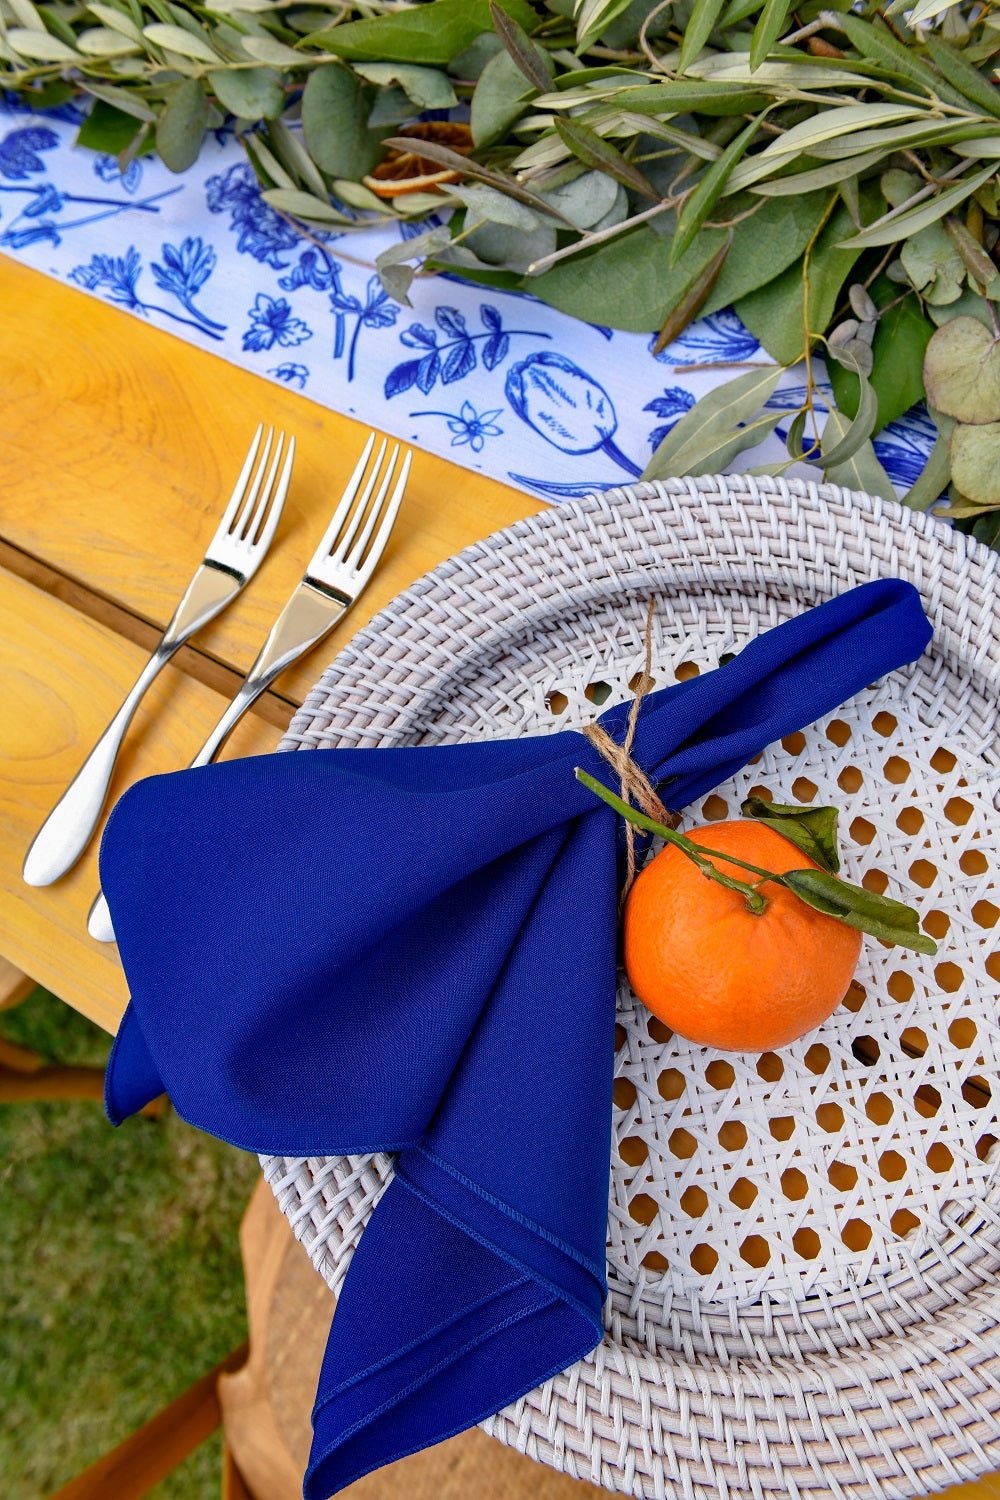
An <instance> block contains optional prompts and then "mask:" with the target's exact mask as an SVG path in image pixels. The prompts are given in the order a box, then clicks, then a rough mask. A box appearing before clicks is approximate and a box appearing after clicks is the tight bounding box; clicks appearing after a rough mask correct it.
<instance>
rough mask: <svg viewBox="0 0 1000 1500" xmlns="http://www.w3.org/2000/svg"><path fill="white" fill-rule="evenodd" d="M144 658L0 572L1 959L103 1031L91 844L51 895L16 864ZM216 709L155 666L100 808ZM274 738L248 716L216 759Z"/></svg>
mask: <svg viewBox="0 0 1000 1500" xmlns="http://www.w3.org/2000/svg"><path fill="white" fill-rule="evenodd" d="M143 660H144V653H143V651H142V649H141V648H140V647H137V646H134V645H132V643H131V642H130V641H125V640H123V639H122V638H121V637H120V636H117V635H115V634H114V633H113V632H112V631H110V630H108V629H107V627H105V626H102V625H98V624H96V623H95V622H93V621H91V620H87V619H84V618H83V617H81V616H80V615H79V614H78V613H77V611H76V610H74V609H72V608H71V607H70V606H69V605H66V604H63V603H61V602H60V601H59V600H58V599H54V598H53V597H52V596H51V595H49V594H45V593H42V592H41V591H40V590H38V589H35V588H32V586H31V585H30V584H27V583H25V582H24V581H23V580H22V579H19V578H13V577H11V576H10V575H9V574H5V573H4V572H3V571H2V570H0V703H2V704H3V712H2V714H0V767H2V780H0V951H2V952H3V954H4V955H5V957H6V958H7V959H8V961H9V962H11V963H13V964H14V965H15V966H16V967H17V968H19V969H21V970H23V971H25V972H26V973H28V974H30V975H31V976H32V977H33V978H34V979H36V980H37V981H38V982H39V983H40V984H44V985H45V986H46V987H47V988H48V989H50V990H52V991H54V993H55V994H57V995H60V996H61V997H62V998H64V999H66V1000H69V1001H70V1003H72V1004H73V1005H74V1006H75V1007H76V1008H77V1009H78V1010H81V1011H83V1012H84V1014H85V1015H88V1016H90V1018H91V1019H92V1020H95V1021H97V1022H98V1024H99V1025H101V1026H103V1027H104V1028H105V1029H106V1030H108V1031H114V1030H116V1029H117V1025H118V1021H119V1019H120V1017H121V1014H122V1011H123V1009H124V1006H125V1000H126V998H127V991H126V985H125V977H124V975H123V973H122V969H121V964H120V963H119V960H118V950H117V948H115V947H114V945H113V944H112V945H107V944H103V943H95V942H94V941H93V939H91V938H90V937H88V935H87V932H86V916H87V911H88V909H89V907H90V903H91V901H92V900H93V897H94V895H95V893H96V891H97V886H98V876H97V850H98V844H99V840H98V839H97V838H95V839H94V840H93V841H92V842H91V845H90V848H89V849H88V850H87V852H86V854H85V855H84V857H83V858H82V859H81V861H80V863H79V864H78V865H77V866H76V867H75V869H73V870H71V871H70V873H69V874H68V875H66V876H65V877H64V878H63V879H62V880H59V881H57V882H56V883H55V884H54V885H51V886H46V887H43V888H40V889H36V888H32V887H31V886H27V885H25V884H24V882H23V881H22V879H21V863H22V861H23V859H24V854H25V851H26V849H27V847H28V845H29V843H30V842H31V840H32V838H33V837H34V834H35V832H36V831H37V829H38V828H39V826H40V825H41V823H42V822H43V821H44V819H45V817H46V815H47V813H48V812H49V810H50V809H51V807H52V806H53V805H54V803H55V802H56V801H57V800H58V798H59V797H60V795H61V794H62V791H63V790H64V788H65V787H66V785H67V784H68V782H69V781H70V780H71V779H72V777H73V776H74V774H75V773H76V770H77V769H78V767H79V765H80V763H81V761H82V760H83V758H84V756H85V755H86V754H87V752H88V751H89V749H90V747H91V745H92V744H93V742H94V740H95V739H96V737H97V735H98V733H99V732H100V730H101V728H102V727H103V725H104V724H106V723H107V721H108V720H109V719H110V717H111V715H112V714H113V713H114V711H115V709H116V707H117V706H118V704H119V703H120V701H121V699H122V697H123V696H124V693H125V691H126V690H127V688H128V686H129V684H130V683H131V682H132V681H133V680H134V678H135V676H136V674H137V673H138V671H139V668H140V667H141V665H142V662H143ZM224 707H225V699H224V698H222V697H220V696H219V694H217V693H214V692H212V690H211V689H210V688H207V687H205V686H204V685H203V684H202V683H200V682H197V681H195V680H194V679H192V678H190V677H187V676H185V674H184V673H182V672H179V671H177V670H176V669H175V668H173V667H167V668H165V669H164V671H163V672H162V673H161V675H160V677H159V678H158V679H157V681H156V682H155V683H154V684H153V687H152V688H151V689H150V691H149V693H148V694H147V695H146V697H145V699H144V700H143V703H142V704H141V705H140V707H139V711H138V713H137V714H136V718H135V720H134V721H133V724H132V728H131V729H130V731H129V734H128V736H127V737H126V741H125V745H124V748H123V750H122V752H121V755H120V756H119V760H118V765H117V767H116V771H115V776H114V779H113V781H112V785H111V792H110V795H109V798H108V804H107V805H108V808H110V807H111V805H112V804H113V802H114V801H115V799H116V798H117V797H118V796H120V795H121V793H122V792H123V791H124V790H125V787H126V786H127V785H129V784H130V783H131V782H132V781H135V780H137V779H138V778H139V777H140V776H148V775H153V774H154V773H156V772H158V771H166V770H176V769H178V768H179V767H181V766H183V765H185V764H187V762H188V761H189V760H190V759H191V757H192V756H193V754H194V753H195V751H196V750H197V749H198V747H199V745H200V744H201V742H202V740H203V739H204V738H205V737H206V735H207V734H208V732H209V730H210V729H211V728H212V726H213V724H214V723H215V721H216V719H217V718H218V716H219V714H220V713H221V712H222V710H223V708H224ZM280 738H281V729H280V728H277V727H276V726H274V725H272V724H269V723H267V722H265V721H264V720H263V719H261V718H260V717H258V716H257V715H255V714H252V713H251V714H249V715H248V716H247V718H246V719H245V720H244V721H243V723H242V724H241V725H239V726H238V728H237V729H236V731H235V733H234V735H233V737H232V740H231V741H230V743H229V745H227V746H226V748H225V750H224V752H223V754H224V755H251V754H263V753H265V752H268V751H270V750H273V749H274V746H275V745H276V744H277V742H278V740H279V739H280Z"/></svg>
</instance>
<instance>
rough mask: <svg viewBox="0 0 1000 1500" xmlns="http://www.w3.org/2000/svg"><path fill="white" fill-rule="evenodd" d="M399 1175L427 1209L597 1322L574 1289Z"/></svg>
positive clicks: (590, 1321)
mask: <svg viewBox="0 0 1000 1500" xmlns="http://www.w3.org/2000/svg"><path fill="white" fill-rule="evenodd" d="M396 1175H397V1177H399V1178H401V1180H402V1182H403V1183H404V1185H405V1186H406V1187H407V1188H408V1190H409V1191H410V1192H411V1193H412V1194H413V1195H414V1197H415V1198H419V1199H420V1200H421V1202H423V1203H426V1204H427V1206H428V1208H431V1209H433V1210H434V1212H435V1213H437V1214H440V1215H441V1217H442V1218H443V1219H446V1220H447V1221H448V1223H449V1224H453V1225H454V1227H455V1228H456V1229H460V1230H461V1231H462V1233H463V1234H467V1235H468V1236H469V1238H470V1239H471V1240H475V1242H476V1244H477V1245H482V1246H483V1248H484V1249H486V1250H491V1251H492V1252H493V1254H494V1255H496V1256H497V1257H498V1258H499V1259H500V1260H504V1261H506V1262H507V1264H508V1265H510V1266H513V1267H514V1268H515V1270H518V1271H520V1272H521V1273H522V1274H523V1275H524V1276H525V1277H526V1278H527V1279H528V1280H529V1281H533V1282H534V1283H535V1284H536V1285H537V1286H543V1287H546V1288H547V1289H548V1290H549V1291H550V1292H551V1293H552V1295H553V1296H554V1297H555V1298H556V1300H557V1301H558V1302H563V1303H565V1305H566V1306H567V1307H571V1308H572V1309H573V1311H574V1312H576V1313H579V1315H580V1316H581V1317H583V1318H586V1320H587V1322H588V1323H594V1324H596V1323H597V1319H596V1318H595V1317H594V1314H593V1312H592V1311H591V1310H590V1308H589V1307H587V1305H586V1304H585V1303H583V1302H580V1301H578V1300H577V1298H576V1297H574V1296H573V1294H572V1293H571V1292H567V1291H565V1290H564V1289H563V1288H562V1287H560V1286H557V1285H556V1283H555V1282H554V1281H550V1280H549V1278H548V1277H547V1276H545V1275H544V1274H543V1273H542V1272H541V1271H538V1270H536V1269H535V1267H534V1266H529V1265H526V1264H525V1263H524V1262H523V1261H520V1260H518V1259H517V1257H516V1256H515V1255H513V1254H512V1253H511V1252H510V1251H509V1250H504V1249H502V1248H501V1246H499V1245H498V1244H496V1243H495V1242H494V1241H493V1240H491V1239H488V1238H487V1236H486V1235H484V1234H482V1233H480V1231H479V1230H477V1229H473V1228H472V1226H471V1225H470V1224H466V1223H465V1222H464V1221H463V1220H462V1219H460V1218H459V1217H458V1216H457V1214H453V1213H452V1212H451V1211H450V1210H449V1209H447V1208H445V1207H444V1206H443V1205H442V1204H440V1203H438V1202H436V1200H435V1199H434V1198H432V1197H431V1196H430V1194H429V1193H425V1192H424V1191H423V1189H422V1188H418V1187H417V1186H416V1185H415V1184H414V1183H413V1182H412V1181H411V1180H410V1178H409V1177H407V1176H406V1174H405V1172H400V1170H399V1168H398V1167H397V1168H396ZM584 1269H585V1270H587V1269H588V1268H587V1267H584ZM591 1274H593V1273H591ZM597 1282H598V1286H599V1288H600V1291H601V1305H602V1306H603V1304H604V1297H605V1295H606V1293H605V1289H604V1283H603V1281H602V1280H601V1279H600V1278H599V1277H598V1278H597Z"/></svg>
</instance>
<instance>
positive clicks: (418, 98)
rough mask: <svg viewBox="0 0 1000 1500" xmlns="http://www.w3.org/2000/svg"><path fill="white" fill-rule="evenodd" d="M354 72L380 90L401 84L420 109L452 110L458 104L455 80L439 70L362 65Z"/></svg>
mask: <svg viewBox="0 0 1000 1500" xmlns="http://www.w3.org/2000/svg"><path fill="white" fill-rule="evenodd" d="M352 72H354V73H357V74H358V75H359V77H361V78H365V79H367V80H368V82H369V83H374V84H375V85H376V86H377V87H379V88H387V87H388V86H389V84H391V83H398V84H399V87H400V88H401V89H402V90H403V92H404V94H405V95H406V97H407V98H408V99H412V100H413V103H414V104H415V105H416V106H417V108H418V109H451V108H453V107H454V105H456V104H457V103H458V96H457V95H456V93H455V90H454V89H453V88H452V86H451V80H450V79H449V77H448V75H447V73H442V72H441V71H440V69H439V68H424V67H420V66H418V65H415V64H412V65H409V66H407V65H406V64H404V63H365V62H358V63H355V64H354V66H353V68H352Z"/></svg>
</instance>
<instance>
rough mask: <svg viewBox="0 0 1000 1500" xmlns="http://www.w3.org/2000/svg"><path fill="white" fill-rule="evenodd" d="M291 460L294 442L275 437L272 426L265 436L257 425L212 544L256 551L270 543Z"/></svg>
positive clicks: (282, 502)
mask: <svg viewBox="0 0 1000 1500" xmlns="http://www.w3.org/2000/svg"><path fill="white" fill-rule="evenodd" d="M272 449H273V456H272ZM258 455H259V456H258ZM294 457H295V439H294V438H288V439H287V440H286V437H285V434H284V432H279V433H277V434H275V431H274V428H273V427H269V428H268V429H267V431H266V433H265V431H264V424H263V423H261V424H260V426H259V427H258V428H257V431H256V432H255V434H254V438H253V442H252V443H251V444H250V449H249V451H248V453H247V456H246V459H245V460H244V463H243V468H242V469H241V470H240V476H239V478H238V479H237V481H236V486H235V488H234V490H233V493H232V495H231V497H230V500H229V504H228V505H227V506H226V509H225V511H224V512H223V516H222V520H221V521H220V522H219V527H218V530H217V531H216V533H215V537H214V538H213V545H218V544H228V545H229V546H232V545H234V544H235V545H241V546H243V547H245V548H252V549H256V548H258V547H263V548H266V547H267V546H268V545H269V544H270V541H271V537H272V536H273V535H274V530H275V527H276V526H277V524H278V520H279V518H280V516H281V509H282V506H283V505H284V502H285V495H286V493H287V491H288V485H289V481H290V479H291V475H292V463H293V460H294ZM269 458H270V459H271V463H270V467H268V459H269ZM282 458H284V465H283V467H282V468H281V475H280V478H279V479H278V482H277V485H276V484H275V477H276V475H277V474H278V468H279V465H281V462H282ZM265 476H266V477H265Z"/></svg>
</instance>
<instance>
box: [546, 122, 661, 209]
mask: <svg viewBox="0 0 1000 1500" xmlns="http://www.w3.org/2000/svg"><path fill="white" fill-rule="evenodd" d="M555 128H556V134H557V135H558V136H559V137H560V139H561V140H562V141H564V142H565V144H566V145H567V146H568V147H569V149H570V150H571V151H572V153H573V155H574V156H575V157H577V158H578V160H580V161H582V162H583V164H584V166H585V167H596V168H597V169H598V170H600V171H601V172H606V173H607V174H608V176H609V177H614V178H616V179H617V181H618V182H620V183H622V184H623V185H624V186H625V187H630V188H632V189H633V190H634V191H635V192H637V193H642V194H643V196H644V197H646V198H652V199H653V200H654V202H658V201H659V198H660V194H659V193H658V192H657V191H656V188H655V187H654V186H653V184H652V183H651V182H650V181H649V178H648V177H646V176H645V175H644V174H643V173H642V172H640V171H639V169H638V167H633V165H632V163H631V162H629V161H626V160H625V158H624V156H622V154H621V152H620V151H618V150H616V149H615V147H614V146H612V145H610V144H609V143H608V142H607V141H605V140H602V139H601V137H600V136H599V135H598V134H597V132H596V131H594V130H590V129H589V128H588V127H587V126H586V125H581V124H580V122H579V121H578V120H556V122H555Z"/></svg>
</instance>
